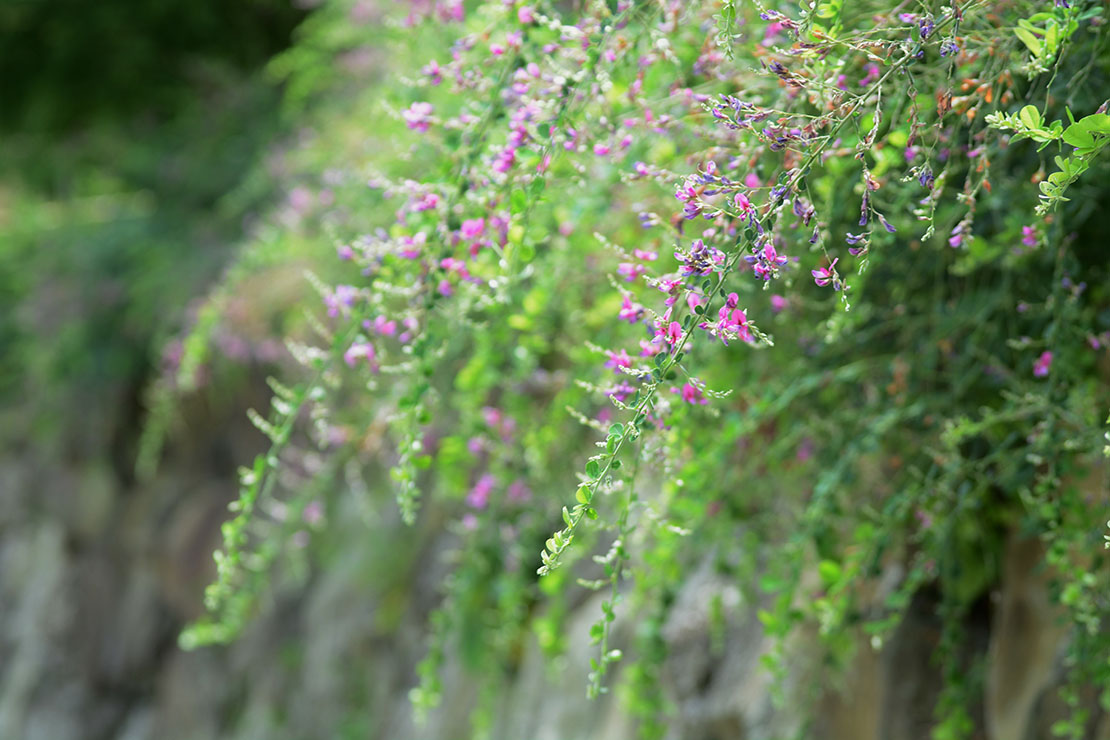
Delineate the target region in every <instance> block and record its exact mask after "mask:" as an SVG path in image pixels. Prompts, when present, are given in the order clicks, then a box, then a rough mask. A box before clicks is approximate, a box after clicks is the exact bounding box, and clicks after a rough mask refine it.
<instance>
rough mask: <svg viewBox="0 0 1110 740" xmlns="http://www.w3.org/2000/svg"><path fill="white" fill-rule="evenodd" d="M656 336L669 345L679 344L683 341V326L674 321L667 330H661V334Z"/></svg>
mask: <svg viewBox="0 0 1110 740" xmlns="http://www.w3.org/2000/svg"><path fill="white" fill-rule="evenodd" d="M668 313H669V312H668ZM656 336H657V337H663V339H664V340H665V341H666V342H667V344H672V345H674V344H678V342H679V341H680V340H681V339H682V324H680V323H678V322H677V321H672V322H671V323H669V324H667V328H666V329H661V330H660V331H659V334H657V335H656Z"/></svg>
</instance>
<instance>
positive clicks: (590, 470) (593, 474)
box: [586, 460, 601, 480]
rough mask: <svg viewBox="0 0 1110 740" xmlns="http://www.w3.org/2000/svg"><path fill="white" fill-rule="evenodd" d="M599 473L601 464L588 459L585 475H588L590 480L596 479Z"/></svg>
mask: <svg viewBox="0 0 1110 740" xmlns="http://www.w3.org/2000/svg"><path fill="white" fill-rule="evenodd" d="M600 473H601V465H600V464H599V463H598V461H597V460H590V461H589V462H588V463H586V475H588V476H590V480H597V476H598V475H599V474H600Z"/></svg>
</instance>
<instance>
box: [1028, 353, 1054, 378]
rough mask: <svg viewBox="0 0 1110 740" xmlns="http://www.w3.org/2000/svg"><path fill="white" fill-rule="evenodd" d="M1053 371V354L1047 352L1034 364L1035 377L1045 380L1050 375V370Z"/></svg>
mask: <svg viewBox="0 0 1110 740" xmlns="http://www.w3.org/2000/svg"><path fill="white" fill-rule="evenodd" d="M1051 369H1052V353H1051V352H1048V351H1045V352H1042V353H1041V356H1040V357H1038V358H1037V361H1036V362H1034V363H1033V376H1034V377H1037V378H1043V377H1045V376H1047V375H1048V372H1049V370H1051Z"/></svg>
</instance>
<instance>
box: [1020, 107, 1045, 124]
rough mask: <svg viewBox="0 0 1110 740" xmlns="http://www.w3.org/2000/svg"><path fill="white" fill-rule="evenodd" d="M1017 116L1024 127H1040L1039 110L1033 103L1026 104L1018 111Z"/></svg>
mask: <svg viewBox="0 0 1110 740" xmlns="http://www.w3.org/2000/svg"><path fill="white" fill-rule="evenodd" d="M1018 118H1019V119H1020V120H1021V122H1022V123H1024V124H1025V125H1026V127H1028V128H1031V129H1039V128H1040V127H1041V112H1040V111H1039V110H1037V106H1035V105H1027V106H1025V107H1024V108H1022V109H1021V111H1020V112H1019V113H1018Z"/></svg>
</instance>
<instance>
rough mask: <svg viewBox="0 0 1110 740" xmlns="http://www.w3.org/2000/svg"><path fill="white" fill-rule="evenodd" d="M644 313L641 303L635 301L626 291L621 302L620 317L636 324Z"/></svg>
mask: <svg viewBox="0 0 1110 740" xmlns="http://www.w3.org/2000/svg"><path fill="white" fill-rule="evenodd" d="M643 315H644V307H643V306H641V305H640V304H639V303H633V302H632V299H631V298H629V297H628V294H627V293H626V294H625V295H624V300H623V301H622V302H621V310H620V314H619V316H620V319H621V321H627V322H629V323H631V324H635V323H636V322H637V321H639V320H640V317H641V316H643Z"/></svg>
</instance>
